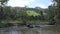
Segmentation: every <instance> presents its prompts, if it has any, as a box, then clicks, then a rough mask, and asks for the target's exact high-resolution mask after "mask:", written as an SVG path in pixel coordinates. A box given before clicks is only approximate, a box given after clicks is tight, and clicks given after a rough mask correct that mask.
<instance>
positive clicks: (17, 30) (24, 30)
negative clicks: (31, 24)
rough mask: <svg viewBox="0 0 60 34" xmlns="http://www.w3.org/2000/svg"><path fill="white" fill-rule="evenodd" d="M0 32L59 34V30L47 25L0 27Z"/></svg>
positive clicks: (6, 33)
mask: <svg viewBox="0 0 60 34" xmlns="http://www.w3.org/2000/svg"><path fill="white" fill-rule="evenodd" d="M56 29H57V28H56ZM0 34H60V31H58V30H54V28H51V27H50V29H49V27H44V28H27V27H9V28H0Z"/></svg>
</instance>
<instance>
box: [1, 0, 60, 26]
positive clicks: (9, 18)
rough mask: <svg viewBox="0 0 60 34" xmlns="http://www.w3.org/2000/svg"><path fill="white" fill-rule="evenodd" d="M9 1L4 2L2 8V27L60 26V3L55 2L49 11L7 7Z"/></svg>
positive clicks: (37, 8)
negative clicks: (16, 25)
mask: <svg viewBox="0 0 60 34" xmlns="http://www.w3.org/2000/svg"><path fill="white" fill-rule="evenodd" d="M7 1H8V0H3V1H2V2H1V4H2V5H4V7H2V5H1V6H0V9H1V10H0V27H6V26H11V25H14V24H19V25H37V24H39V25H40V24H49V25H53V24H60V23H59V20H60V12H59V11H60V10H59V9H60V8H59V7H60V1H58V0H53V1H56V2H54V4H53V5H50V6H49V7H48V8H47V9H42V8H40V7H36V8H26V7H10V6H6V5H5V4H6V3H7Z"/></svg>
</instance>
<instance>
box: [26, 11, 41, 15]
mask: <svg viewBox="0 0 60 34" xmlns="http://www.w3.org/2000/svg"><path fill="white" fill-rule="evenodd" d="M27 15H28V16H40V14H39V13H37V12H35V11H33V10H28V11H27Z"/></svg>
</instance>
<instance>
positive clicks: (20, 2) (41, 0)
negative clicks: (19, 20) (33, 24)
mask: <svg viewBox="0 0 60 34" xmlns="http://www.w3.org/2000/svg"><path fill="white" fill-rule="evenodd" d="M51 4H52V1H51V0H9V1H8V3H7V5H8V6H12V7H25V6H27V7H29V8H35V7H41V8H47V7H48V6H49V5H51Z"/></svg>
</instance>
